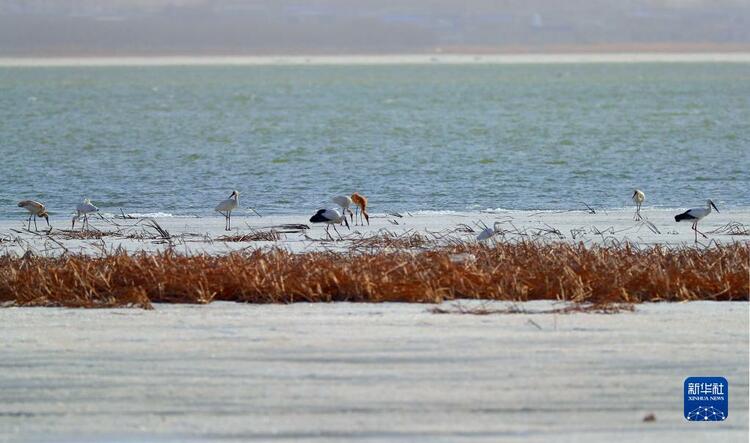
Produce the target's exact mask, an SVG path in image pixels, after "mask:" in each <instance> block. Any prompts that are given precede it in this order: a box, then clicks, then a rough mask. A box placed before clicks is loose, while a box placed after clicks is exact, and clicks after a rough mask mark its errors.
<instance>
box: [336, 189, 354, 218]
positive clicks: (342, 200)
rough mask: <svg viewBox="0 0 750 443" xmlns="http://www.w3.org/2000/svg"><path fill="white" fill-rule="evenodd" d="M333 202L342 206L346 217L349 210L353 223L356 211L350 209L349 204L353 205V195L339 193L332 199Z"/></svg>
mask: <svg viewBox="0 0 750 443" xmlns="http://www.w3.org/2000/svg"><path fill="white" fill-rule="evenodd" d="M331 202H333V203H335V204H337V205H339V206H340V207H341V212H342V213H343V214H344V218H346V212H347V211H349V218H350V219H351V221H352V223H353V222H354V212H352V210H351V209H349V206H351V205H352V198H351V197H349V196H348V195H337V196H336V197H333V198H332V199H331Z"/></svg>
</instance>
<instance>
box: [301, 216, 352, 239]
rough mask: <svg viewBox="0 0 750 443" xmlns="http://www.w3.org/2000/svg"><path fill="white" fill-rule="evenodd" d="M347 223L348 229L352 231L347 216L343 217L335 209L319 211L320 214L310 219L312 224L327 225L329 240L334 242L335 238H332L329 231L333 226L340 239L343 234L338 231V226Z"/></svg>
mask: <svg viewBox="0 0 750 443" xmlns="http://www.w3.org/2000/svg"><path fill="white" fill-rule="evenodd" d="M342 221H343V222H344V223H346V228H347V229H351V228H350V227H349V222H348V221H347V220H346V216H342V215H341V214H339V211H337V210H335V209H318V212H316V213H315V215H313V216H312V217H310V223H325V224H326V235H327V236H328V238H330V239H331V240H333V237H332V236H331V233H330V232H328V229H329V228H330V227H331V226H333V230H334V231H336V234H338V235H339V238H342V237H341V233H339V231H338V229H336V225H337V224H339V223H341V222H342Z"/></svg>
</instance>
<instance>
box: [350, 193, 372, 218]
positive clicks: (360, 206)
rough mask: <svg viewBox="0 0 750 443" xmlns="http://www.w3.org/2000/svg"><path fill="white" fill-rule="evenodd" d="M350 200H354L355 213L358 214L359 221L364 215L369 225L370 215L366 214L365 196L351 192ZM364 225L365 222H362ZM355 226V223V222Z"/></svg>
mask: <svg viewBox="0 0 750 443" xmlns="http://www.w3.org/2000/svg"><path fill="white" fill-rule="evenodd" d="M352 202H354V204H355V205H357V207H356V208H355V209H356V210H357V214H360V212H361V215H360V221H361V222H362V216H364V217H365V220H367V225H368V226H369V225H370V215H369V214H367V197H365V196H363V195H359V194H358V193H356V192H355V193H354V194H352ZM364 225H365V222H362V226H364ZM355 226H356V223H355Z"/></svg>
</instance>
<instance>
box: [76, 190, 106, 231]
mask: <svg viewBox="0 0 750 443" xmlns="http://www.w3.org/2000/svg"><path fill="white" fill-rule="evenodd" d="M94 212H99V208H97V207H96V206H94V205H92V204H91V200H89V199H88V198H84V199H83V201H82V202H81V203H78V204H77V205H76V215H74V216H73V225H72V226H71V228H70V229H75V227H76V220H78V219H80V218H81V217H83V223H81V231H83V230H84V229H86V228H87V227H88V226H89V214H93V213H94Z"/></svg>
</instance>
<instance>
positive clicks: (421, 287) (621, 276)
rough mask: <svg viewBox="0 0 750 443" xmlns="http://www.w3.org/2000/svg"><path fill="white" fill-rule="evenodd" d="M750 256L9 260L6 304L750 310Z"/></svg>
mask: <svg viewBox="0 0 750 443" xmlns="http://www.w3.org/2000/svg"><path fill="white" fill-rule="evenodd" d="M749 278H750V247H748V246H747V245H743V244H739V243H735V244H732V245H728V246H716V247H712V248H708V249H693V248H680V249H666V248H660V247H656V248H650V249H643V250H639V249H636V248H633V247H631V246H628V245H625V246H621V247H586V246H583V245H580V244H579V245H571V244H565V243H554V244H544V243H540V242H531V241H528V242H521V243H514V244H499V245H496V246H493V247H486V246H481V245H469V244H466V245H455V246H450V247H444V248H438V249H434V250H428V251H423V252H414V251H407V250H403V251H387V252H386V251H371V252H367V251H365V252H348V253H336V252H309V253H304V254H292V253H289V252H286V251H283V250H270V251H260V250H257V251H251V252H244V253H233V254H229V255H225V256H209V255H199V256H184V255H180V254H177V253H175V252H164V253H158V254H147V253H139V254H127V253H124V252H123V253H117V254H111V255H106V256H102V257H89V256H82V255H64V256H62V257H58V258H43V257H36V256H26V257H23V258H17V257H12V256H4V257H0V304H1V305H5V306H68V307H114V306H137V307H143V308H150V307H151V303H153V302H166V303H208V302H211V301H213V300H229V301H239V302H250V303H291V302H298V301H308V302H329V301H357V302H384V301H397V302H431V303H437V302H441V301H444V300H450V299H458V298H470V299H486V300H533V299H557V300H567V301H572V302H576V303H590V304H594V305H599V306H602V305H607V304H613V303H637V302H642V301H684V300H748V291H750V281H749Z"/></svg>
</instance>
